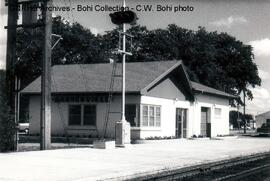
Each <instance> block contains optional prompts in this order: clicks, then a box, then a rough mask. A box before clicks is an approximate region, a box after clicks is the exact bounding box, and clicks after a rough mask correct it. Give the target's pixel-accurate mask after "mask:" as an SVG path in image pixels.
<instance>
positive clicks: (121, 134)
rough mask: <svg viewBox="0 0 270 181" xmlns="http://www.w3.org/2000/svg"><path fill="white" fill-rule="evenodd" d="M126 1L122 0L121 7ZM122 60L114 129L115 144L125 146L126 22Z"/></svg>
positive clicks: (126, 135)
mask: <svg viewBox="0 0 270 181" xmlns="http://www.w3.org/2000/svg"><path fill="white" fill-rule="evenodd" d="M125 7H126V2H125V0H123V8H125ZM122 53H123V62H122V104H121V120H120V121H118V122H117V123H116V129H115V132H116V133H115V146H117V147H125V144H129V143H130V124H129V123H128V122H127V121H126V117H125V103H126V100H125V87H126V24H125V23H124V24H123V50H122Z"/></svg>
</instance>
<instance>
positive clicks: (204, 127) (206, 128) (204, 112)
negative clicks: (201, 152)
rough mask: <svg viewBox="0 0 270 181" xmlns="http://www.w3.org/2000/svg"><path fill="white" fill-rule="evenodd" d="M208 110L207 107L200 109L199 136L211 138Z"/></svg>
mask: <svg viewBox="0 0 270 181" xmlns="http://www.w3.org/2000/svg"><path fill="white" fill-rule="evenodd" d="M209 115H210V110H209V108H207V107H202V108H201V135H202V136H203V137H211V122H210V116H209Z"/></svg>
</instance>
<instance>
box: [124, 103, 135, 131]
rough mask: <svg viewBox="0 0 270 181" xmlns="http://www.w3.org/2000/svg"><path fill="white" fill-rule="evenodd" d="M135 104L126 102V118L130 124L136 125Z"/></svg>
mask: <svg viewBox="0 0 270 181" xmlns="http://www.w3.org/2000/svg"><path fill="white" fill-rule="evenodd" d="M135 119H136V104H126V120H127V121H128V122H129V123H130V126H137V125H136V120H135Z"/></svg>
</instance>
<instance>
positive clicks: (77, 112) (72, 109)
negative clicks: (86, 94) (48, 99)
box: [69, 105, 81, 125]
mask: <svg viewBox="0 0 270 181" xmlns="http://www.w3.org/2000/svg"><path fill="white" fill-rule="evenodd" d="M69 125H81V105H70V106H69Z"/></svg>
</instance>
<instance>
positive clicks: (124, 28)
mask: <svg viewBox="0 0 270 181" xmlns="http://www.w3.org/2000/svg"><path fill="white" fill-rule="evenodd" d="M125 7H126V1H125V0H123V8H125ZM123 52H124V53H123V62H122V119H121V121H122V122H123V121H125V120H126V118H125V102H126V100H125V91H126V90H125V88H126V53H125V52H126V24H125V23H124V24H123Z"/></svg>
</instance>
